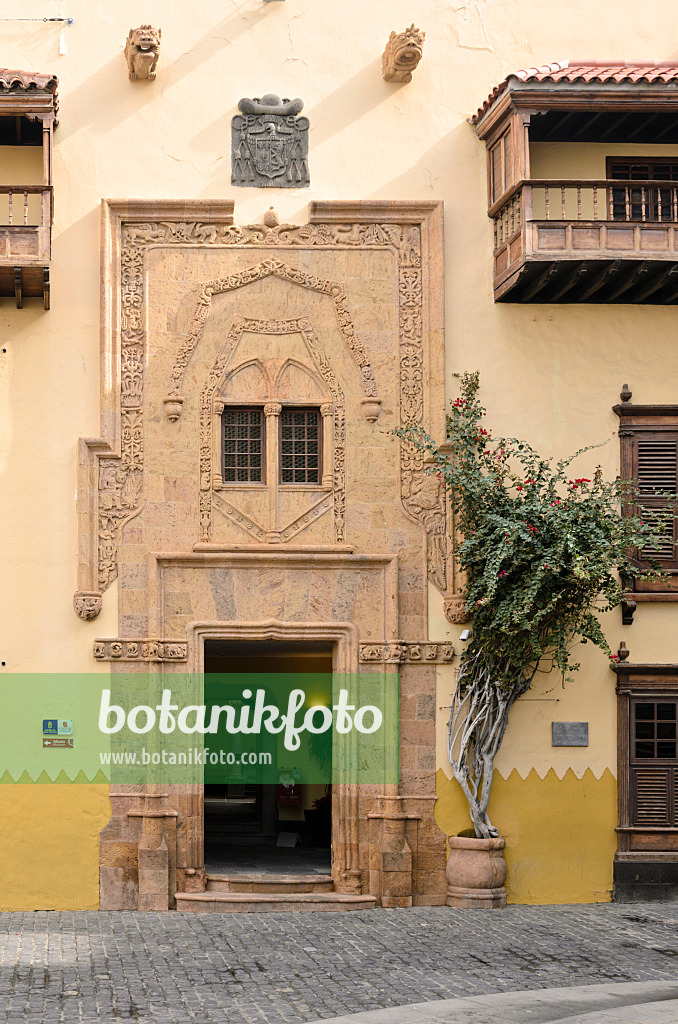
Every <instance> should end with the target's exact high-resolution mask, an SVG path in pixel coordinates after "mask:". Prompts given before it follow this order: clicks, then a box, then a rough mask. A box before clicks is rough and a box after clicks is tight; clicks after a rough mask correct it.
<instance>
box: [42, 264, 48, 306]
mask: <svg viewBox="0 0 678 1024" xmlns="http://www.w3.org/2000/svg"><path fill="white" fill-rule="evenodd" d="M42 301H43V305H44V307H45V309H49V306H50V284H49V267H43V268H42Z"/></svg>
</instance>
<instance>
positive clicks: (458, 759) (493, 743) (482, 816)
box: [447, 648, 536, 839]
mask: <svg viewBox="0 0 678 1024" xmlns="http://www.w3.org/2000/svg"><path fill="white" fill-rule="evenodd" d="M510 668H511V666H510V665H509V664H508V663H507V664H506V666H504V671H502V672H501V673H500V674H499V676H500V678H497V675H498V674H497V673H496V671H495V672H493V671H492V669H491V667H490V665H489V664H488V662H487V659H486V658H485V657H484V655H483V650H482V648H481V649H480V650H478V651H475V652H473V653H471V654H469V655H466V656H465V657H464V658H463V659H462V663H461V666H460V668H459V672H458V675H457V684H456V687H455V691H454V694H453V696H452V705H451V707H450V719H449V723H448V730H447V741H448V755H449V759H450V764H451V765H452V770H453V772H454V777H455V779H456V780H457V782H458V783H459V785H460V786H461V788H462V789H463V791H464V795H465V797H466V799H467V800H468V805H469V809H470V812H471V821H472V822H473V827H474V829H475V833H476V836H477V837H478V839H490V838H494V837H495V836H498V835H499V831H498V829H496V828H495V827H494V825H493V824H492V822H491V821H490V819H489V817H488V815H487V805H488V803H489V800H490V789H491V787H492V777H493V775H494V759H495V757H496V755H497V753H498V751H499V748H500V747H501V743H502V740H503V738H504V733H505V732H506V726H507V725H508V719H509V712H510V710H511V708H512V706H513V704H514V703H515V701H516V700H517V699H518V697H520V696H521V695H522V694H523V693H525V691H526V690H528V689H529V687H530V683H531V682H532V679H533V678H534V672H535V671H536V669H535V670H533V671H532V673H531V674H530V675H529V676H526V675H525V674H524V672H523V671H522V670H521V669H518V670H516V671H515V673H513V672H510ZM511 678H513V679H514V680H515V681H514V682H509V683H508V684H507V683H506V681H505V680H506V679H511ZM500 680H501V681H500Z"/></svg>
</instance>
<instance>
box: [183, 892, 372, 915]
mask: <svg viewBox="0 0 678 1024" xmlns="http://www.w3.org/2000/svg"><path fill="white" fill-rule="evenodd" d="M176 900H177V910H179V911H181V912H182V913H184V914H186V913H193V914H196V913H197V914H205V913H209V914H265V913H271V912H273V913H275V912H280V911H288V912H289V911H296V912H299V911H308V910H325V911H333V910H335V911H336V910H373V909H374V907H376V905H377V901H376V897H374V896H346V895H344V894H343V893H338V892H313V893H311V892H299V893H292V892H277V893H276V892H272V893H247V892H231V893H228V892H224V893H217V892H199V893H197V892H196V893H191V892H178V893H177V894H176Z"/></svg>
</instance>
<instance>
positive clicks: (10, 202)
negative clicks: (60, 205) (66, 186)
mask: <svg viewBox="0 0 678 1024" xmlns="http://www.w3.org/2000/svg"><path fill="white" fill-rule="evenodd" d="M52 215H53V204H52V187H51V185H0V295H14V296H15V297H16V304H17V307H18V308H19V309H20V308H21V306H22V304H23V298H24V296H31V295H41V296H42V297H43V301H44V306H45V309H49V263H50V255H51V252H50V250H51V231H52Z"/></svg>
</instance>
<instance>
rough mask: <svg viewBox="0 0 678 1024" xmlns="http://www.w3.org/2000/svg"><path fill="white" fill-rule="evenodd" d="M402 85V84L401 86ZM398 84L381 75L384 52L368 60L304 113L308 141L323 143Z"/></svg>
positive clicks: (316, 144)
mask: <svg viewBox="0 0 678 1024" xmlns="http://www.w3.org/2000/svg"><path fill="white" fill-rule="evenodd" d="M400 88H402V86H401V87H400ZM397 90H398V86H396V87H394V86H393V85H392V84H389V83H387V82H385V81H384V80H383V78H382V76H381V56H379V57H378V58H377V59H376V60H373V61H370V63H369V64H366V65H365V67H364V68H363V69H362V71H359V72H358V74H357V75H354V76H353V78H349V80H348V81H347V82H344V84H343V85H341V86H340V87H339V88H338V89H335V90H334V92H333V93H331V94H330V95H329V96H327V97H326V98H325V99H323V100H321V101H320V103H316V105H315V106H314V107H311V108H310V109H309V110H306V109H304V112H303V113H304V116H305V117H307V118H308V119H309V121H310V125H311V127H310V130H309V145H310V147H311V148H313V147H314V146H316V147H317V146H322V144H323V143H324V142H327V140H328V139H332V138H334V136H335V135H338V134H339V133H340V132H343V131H344V129H346V128H348V127H350V126H351V125H354V124H355V123H356V122H357V121H359V120H360V118H361V117H363V116H364V115H365V114H367V113H369V111H370V110H373V109H374V108H375V107H378V106H379V105H380V104H381V103H384V102H385V101H386V100H388V99H390V98H391V97H392V96H393V94H394V92H396V91H397Z"/></svg>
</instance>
